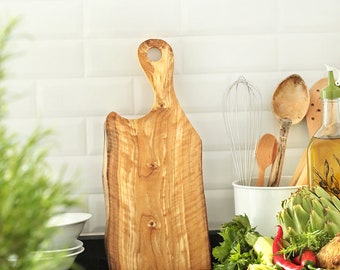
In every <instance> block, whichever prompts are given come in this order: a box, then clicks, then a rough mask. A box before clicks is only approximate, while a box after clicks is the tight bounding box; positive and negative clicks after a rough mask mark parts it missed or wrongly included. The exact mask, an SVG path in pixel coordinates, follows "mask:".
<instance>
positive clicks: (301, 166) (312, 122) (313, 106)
mask: <svg viewBox="0 0 340 270" xmlns="http://www.w3.org/2000/svg"><path fill="white" fill-rule="evenodd" d="M327 85H328V78H322V79H320V80H318V81H317V82H316V83H315V84H314V85H313V86H312V87H311V88H310V90H309V94H310V105H309V108H308V111H307V114H306V123H307V129H308V135H309V138H312V137H313V135H314V134H315V132H316V131H317V130H318V129H319V128H320V126H321V124H322V111H323V105H322V100H321V90H322V89H323V88H325V87H326V86H327ZM307 184H308V180H307V148H306V149H305V150H304V152H303V153H302V156H301V158H300V160H299V162H298V165H297V167H296V169H295V171H294V174H293V177H292V179H291V181H290V185H291V186H294V185H299V186H301V185H307Z"/></svg>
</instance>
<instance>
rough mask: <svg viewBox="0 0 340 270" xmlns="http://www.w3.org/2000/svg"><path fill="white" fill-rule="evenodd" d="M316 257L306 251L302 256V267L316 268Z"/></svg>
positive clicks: (309, 251) (311, 252)
mask: <svg viewBox="0 0 340 270" xmlns="http://www.w3.org/2000/svg"><path fill="white" fill-rule="evenodd" d="M316 262H317V259H316V255H315V253H314V252H313V251H311V250H306V251H304V252H303V253H302V255H301V265H303V266H313V267H314V266H316Z"/></svg>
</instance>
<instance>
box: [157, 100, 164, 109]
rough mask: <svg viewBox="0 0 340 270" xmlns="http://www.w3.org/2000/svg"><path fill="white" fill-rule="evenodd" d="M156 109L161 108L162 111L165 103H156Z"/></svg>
mask: <svg viewBox="0 0 340 270" xmlns="http://www.w3.org/2000/svg"><path fill="white" fill-rule="evenodd" d="M158 107H159V108H161V109H164V108H165V103H164V102H162V101H160V102H158Z"/></svg>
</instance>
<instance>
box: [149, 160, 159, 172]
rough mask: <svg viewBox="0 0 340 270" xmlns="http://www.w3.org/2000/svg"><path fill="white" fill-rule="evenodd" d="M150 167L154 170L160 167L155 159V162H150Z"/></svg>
mask: <svg viewBox="0 0 340 270" xmlns="http://www.w3.org/2000/svg"><path fill="white" fill-rule="evenodd" d="M149 167H150V168H151V169H152V170H156V169H157V168H158V167H159V165H158V163H157V162H156V161H154V162H151V163H149Z"/></svg>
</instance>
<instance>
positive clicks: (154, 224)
mask: <svg viewBox="0 0 340 270" xmlns="http://www.w3.org/2000/svg"><path fill="white" fill-rule="evenodd" d="M156 226H157V223H156V221H155V220H153V219H150V220H149V221H148V227H149V228H156Z"/></svg>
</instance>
